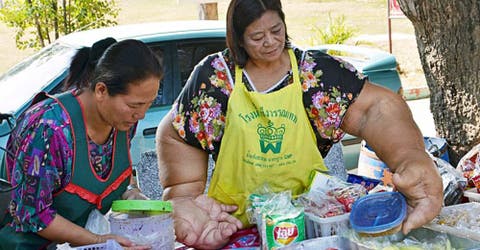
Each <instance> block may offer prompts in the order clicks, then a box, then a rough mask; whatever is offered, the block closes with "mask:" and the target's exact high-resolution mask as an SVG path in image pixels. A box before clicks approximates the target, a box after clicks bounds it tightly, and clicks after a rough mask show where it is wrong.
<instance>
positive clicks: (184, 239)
mask: <svg viewBox="0 0 480 250" xmlns="http://www.w3.org/2000/svg"><path fill="white" fill-rule="evenodd" d="M174 226H175V236H176V237H177V241H179V242H181V243H183V244H185V245H187V246H191V245H193V244H195V242H197V240H198V238H199V235H198V234H197V232H196V231H195V228H194V227H193V225H192V224H191V223H190V222H189V221H187V220H185V219H183V218H176V220H175V222H174Z"/></svg>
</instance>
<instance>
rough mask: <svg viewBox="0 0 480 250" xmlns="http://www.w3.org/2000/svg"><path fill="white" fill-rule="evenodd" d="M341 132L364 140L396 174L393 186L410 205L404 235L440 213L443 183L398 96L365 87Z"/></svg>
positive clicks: (377, 87)
mask: <svg viewBox="0 0 480 250" xmlns="http://www.w3.org/2000/svg"><path fill="white" fill-rule="evenodd" d="M342 129H343V130H344V131H345V132H347V133H350V134H352V135H356V136H359V137H361V138H364V139H365V140H366V141H367V142H368V144H369V145H370V146H371V147H372V148H373V150H374V151H375V153H376V154H377V155H378V157H379V158H380V159H382V160H383V161H384V162H385V163H386V164H387V165H388V166H389V168H390V170H391V171H392V172H393V173H394V175H393V183H394V185H395V187H396V189H397V190H398V191H400V192H401V193H403V194H404V195H405V197H406V198H407V202H408V205H409V211H408V216H407V219H406V220H405V221H404V223H403V229H402V231H403V233H405V234H406V233H408V232H409V231H410V230H412V229H415V228H418V227H420V226H422V225H424V224H426V223H428V222H429V221H431V220H432V219H433V218H434V217H435V216H436V215H437V214H438V213H439V212H440V209H441V206H442V201H443V188H442V180H441V178H440V175H439V173H438V170H437V169H436V167H435V165H434V163H433V161H432V159H431V158H430V157H429V155H428V154H427V153H426V152H425V146H424V142H423V137H422V134H421V132H420V130H419V129H418V127H417V125H416V124H415V122H414V120H413V117H412V114H411V112H410V109H409V108H408V106H407V104H406V103H405V101H404V100H403V99H402V98H401V97H400V96H399V95H397V94H395V93H393V92H391V91H389V90H387V89H385V88H383V87H379V86H376V85H374V84H371V83H368V82H367V83H365V85H364V87H363V89H362V91H361V92H360V95H359V96H358V98H357V99H356V101H355V102H354V103H353V104H352V105H351V106H350V107H349V109H348V110H347V113H346V115H345V117H344V120H343V123H342Z"/></svg>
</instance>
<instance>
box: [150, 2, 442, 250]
mask: <svg viewBox="0 0 480 250" xmlns="http://www.w3.org/2000/svg"><path fill="white" fill-rule="evenodd" d="M227 46H228V49H227V50H225V51H222V52H219V53H217V54H213V55H210V56H208V57H206V58H205V59H204V60H202V61H201V62H200V63H199V64H198V65H197V66H196V67H195V69H194V70H193V72H192V74H191V76H190V78H189V80H188V82H187V84H186V86H185V87H184V89H183V91H182V93H181V94H180V96H179V97H178V99H177V101H176V103H175V105H174V107H173V108H172V110H171V112H170V116H167V117H166V118H165V119H164V120H163V121H162V122H161V124H160V125H159V130H158V134H157V147H158V148H157V151H158V155H159V167H160V178H161V182H162V184H163V186H164V188H165V190H164V198H165V199H169V200H172V202H173V204H174V211H175V212H174V217H175V219H176V224H175V232H176V235H177V239H178V240H179V241H181V242H183V243H184V244H186V245H189V246H193V247H196V248H202V249H204V248H207V249H211V248H218V247H220V246H222V245H223V244H225V243H226V242H227V241H228V239H229V237H230V236H231V235H232V234H234V233H235V232H237V231H238V230H239V229H241V228H244V227H248V226H249V221H248V220H247V217H246V213H245V209H246V204H245V203H246V200H247V197H248V196H249V195H250V194H251V193H253V192H255V190H257V189H258V188H259V187H261V186H262V185H264V184H265V183H266V184H268V186H269V187H270V188H271V189H272V191H274V192H278V191H283V190H291V191H292V193H293V194H294V195H295V194H300V193H302V192H304V191H305V190H306V188H307V185H308V177H309V175H310V173H311V171H312V170H314V169H320V170H324V171H327V170H328V166H325V164H324V162H323V159H322V157H323V156H325V155H326V154H327V152H328V151H329V149H330V147H331V145H332V143H334V142H337V141H339V140H340V139H341V138H342V136H343V135H344V131H345V132H348V133H350V134H353V135H357V136H360V137H362V138H364V139H366V140H367V141H368V143H369V145H371V146H372V147H373V148H374V150H375V152H377V154H378V155H379V157H380V158H382V159H383V160H384V161H385V162H386V163H387V164H388V166H390V168H391V170H392V171H393V172H395V176H394V182H395V185H396V187H397V188H398V190H399V191H401V192H403V193H404V194H405V195H406V197H407V199H408V201H409V204H410V205H411V208H412V210H411V212H410V214H409V216H408V218H407V220H406V221H405V223H404V227H403V231H404V232H405V233H406V232H408V231H409V230H411V229H412V228H416V227H419V226H421V225H423V224H425V223H427V222H428V221H430V220H431V219H432V218H433V217H434V216H435V215H436V214H437V213H438V212H439V211H440V208H441V204H442V195H441V193H442V183H441V179H440V176H439V175H438V173H437V171H436V169H435V166H434V165H433V162H432V161H431V159H430V158H429V156H428V155H427V154H426V153H425V150H424V146H423V139H422V136H421V133H420V131H419V130H418V128H417V127H416V125H415V123H414V121H413V120H412V116H411V114H410V111H409V109H408V107H407V105H406V104H405V102H404V101H403V100H402V99H401V98H400V97H399V96H398V95H396V94H395V93H393V92H391V91H389V90H387V89H385V88H382V87H379V86H377V85H374V84H371V83H369V82H368V80H367V79H366V78H365V77H364V76H362V75H361V74H360V73H359V72H358V71H357V70H355V69H354V68H353V67H352V66H351V65H349V64H347V63H345V62H343V61H341V60H339V59H336V58H335V57H331V56H329V55H326V54H324V53H322V52H319V51H304V50H301V49H298V48H294V47H292V46H291V45H290V42H289V38H288V35H287V31H286V26H285V17H284V13H283V11H282V9H281V3H280V0H233V1H231V3H230V5H229V8H228V12H227ZM387 138H388V139H387ZM209 154H212V155H213V158H214V159H215V161H216V165H215V170H214V173H213V177H212V181H211V183H210V186H209V189H208V196H206V195H203V192H204V189H205V182H206V172H207V171H206V169H207V160H208V155H209ZM229 213H233V216H232V215H230V214H229Z"/></svg>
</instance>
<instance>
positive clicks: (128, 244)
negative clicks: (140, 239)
mask: <svg viewBox="0 0 480 250" xmlns="http://www.w3.org/2000/svg"><path fill="white" fill-rule="evenodd" d="M106 238H108V239H114V240H115V241H117V242H118V244H120V245H121V246H124V247H131V246H134V245H135V244H134V243H133V242H132V241H130V240H129V239H127V238H125V237H122V236H119V235H108V236H107V237H106Z"/></svg>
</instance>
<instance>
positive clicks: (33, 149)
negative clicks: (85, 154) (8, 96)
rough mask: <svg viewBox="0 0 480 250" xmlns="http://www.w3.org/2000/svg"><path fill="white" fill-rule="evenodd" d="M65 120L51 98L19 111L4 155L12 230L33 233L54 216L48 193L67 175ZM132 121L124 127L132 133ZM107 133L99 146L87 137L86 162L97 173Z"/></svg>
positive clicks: (106, 152) (104, 162)
mask: <svg viewBox="0 0 480 250" xmlns="http://www.w3.org/2000/svg"><path fill="white" fill-rule="evenodd" d="M70 123H71V120H70V119H69V117H68V116H67V114H66V113H65V111H64V110H63V109H62V108H61V106H60V105H59V104H58V103H57V102H56V101H55V100H53V99H50V98H49V99H47V100H44V101H41V102H39V103H37V104H35V105H33V106H32V107H31V108H30V109H28V110H27V111H26V112H25V113H23V114H22V115H21V116H20V117H19V119H18V121H17V127H16V128H15V129H14V131H12V134H11V136H10V138H9V141H8V143H7V149H8V150H9V151H10V152H13V153H14V154H15V157H16V158H15V159H12V158H11V157H7V168H8V169H9V172H10V176H11V182H12V185H13V186H15V185H17V184H19V186H18V188H17V189H15V190H14V191H13V192H12V201H11V202H10V207H9V208H10V214H11V215H12V217H13V223H12V225H11V226H13V227H15V230H16V231H17V232H38V231H40V230H42V229H43V228H45V227H47V226H48V225H49V224H50V223H51V222H52V220H53V219H54V217H55V214H56V210H55V204H53V197H54V194H55V193H57V192H58V191H60V190H62V189H63V188H64V187H65V186H66V185H67V184H68V183H69V182H70V180H71V178H72V176H71V174H72V173H71V169H72V161H73V158H72V157H73V153H74V152H73V139H72V133H71V129H70ZM134 132H135V126H134V128H132V129H131V131H130V135H132V136H130V138H132V137H133V133H134ZM113 134H114V133H113V132H112V133H111V134H110V137H109V139H108V140H107V142H106V143H105V144H103V145H97V144H96V143H95V142H93V141H92V140H90V139H89V141H88V147H89V150H90V162H91V164H92V166H94V169H95V172H96V173H97V175H98V176H100V177H102V178H106V177H107V176H108V174H109V173H110V170H111V167H112V166H111V157H112V150H113Z"/></svg>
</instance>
